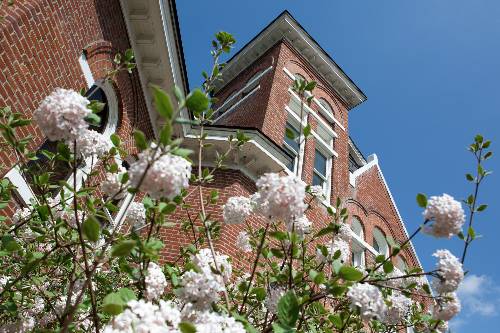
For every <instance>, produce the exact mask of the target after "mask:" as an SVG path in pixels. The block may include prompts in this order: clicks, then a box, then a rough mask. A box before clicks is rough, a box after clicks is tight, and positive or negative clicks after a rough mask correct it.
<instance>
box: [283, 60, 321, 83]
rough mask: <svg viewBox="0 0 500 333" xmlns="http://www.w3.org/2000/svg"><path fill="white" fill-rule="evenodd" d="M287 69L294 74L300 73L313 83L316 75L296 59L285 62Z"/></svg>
mask: <svg viewBox="0 0 500 333" xmlns="http://www.w3.org/2000/svg"><path fill="white" fill-rule="evenodd" d="M285 67H286V68H287V69H288V70H289V71H290V72H292V74H295V73H299V74H301V75H303V76H304V77H305V78H306V79H307V80H308V81H312V80H313V79H314V77H315V75H314V73H313V72H312V71H311V70H309V68H307V66H304V65H303V64H301V63H300V62H298V61H296V60H294V59H288V60H287V61H285Z"/></svg>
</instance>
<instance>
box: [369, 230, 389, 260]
mask: <svg viewBox="0 0 500 333" xmlns="http://www.w3.org/2000/svg"><path fill="white" fill-rule="evenodd" d="M372 246H373V248H374V249H375V250H376V251H377V252H378V253H380V254H383V255H385V256H388V255H389V244H387V240H386V239H385V235H384V233H383V232H382V230H380V229H379V228H374V229H373V240H372Z"/></svg>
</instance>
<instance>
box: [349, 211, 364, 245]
mask: <svg viewBox="0 0 500 333" xmlns="http://www.w3.org/2000/svg"><path fill="white" fill-rule="evenodd" d="M351 229H352V231H353V232H354V233H355V234H356V235H357V236H359V238H361V239H362V240H364V239H365V235H364V230H363V224H362V223H361V221H360V220H359V219H358V218H357V217H355V216H354V217H353V218H352V221H351Z"/></svg>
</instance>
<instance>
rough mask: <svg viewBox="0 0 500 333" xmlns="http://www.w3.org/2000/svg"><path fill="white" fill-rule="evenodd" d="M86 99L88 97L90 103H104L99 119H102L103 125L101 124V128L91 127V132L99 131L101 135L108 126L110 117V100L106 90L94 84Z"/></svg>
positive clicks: (86, 94)
mask: <svg viewBox="0 0 500 333" xmlns="http://www.w3.org/2000/svg"><path fill="white" fill-rule="evenodd" d="M85 97H87V98H88V99H89V100H90V101H99V102H101V103H104V109H102V111H101V112H99V113H98V115H99V117H101V123H100V124H99V126H94V125H91V126H89V128H90V129H91V130H94V131H97V132H99V133H104V130H105V129H106V125H107V124H108V117H109V105H108V98H107V97H106V93H105V92H104V89H102V88H101V87H100V86H98V85H96V84H95V83H94V84H93V85H92V87H90V89H89V90H87V92H86V93H85Z"/></svg>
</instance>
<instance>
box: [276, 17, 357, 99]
mask: <svg viewBox="0 0 500 333" xmlns="http://www.w3.org/2000/svg"><path fill="white" fill-rule="evenodd" d="M285 21H287V22H288V23H289V25H290V27H291V28H292V29H294V30H295V31H296V33H297V34H298V35H299V36H300V37H301V38H302V40H303V41H304V42H305V43H306V44H308V45H309V47H310V48H312V49H313V50H314V51H315V53H316V55H317V56H318V57H319V58H320V59H321V60H323V62H324V63H326V64H327V66H329V67H330V68H331V69H332V72H333V73H334V74H335V75H336V76H337V77H338V78H339V79H340V80H342V82H343V83H344V84H345V85H346V86H347V87H348V88H349V90H351V91H352V93H353V94H354V95H355V96H356V97H357V98H358V100H359V101H360V102H363V101H364V99H363V98H361V97H360V96H359V93H358V92H357V91H355V90H354V89H353V88H352V87H351V84H350V83H349V82H347V81H346V80H345V79H344V77H342V76H341V75H339V73H338V72H337V69H336V68H335V67H334V66H332V64H331V63H330V62H331V60H330V59H327V58H325V57H323V55H322V54H321V53H322V52H321V50H319V49H318V48H317V47H316V46H315V45H313V44H312V43H310V42H309V38H308V37H307V36H305V35H304V34H303V33H302V31H300V30H299V29H298V28H297V27H296V26H295V25H294V24H293V22H290V20H289V18H288V17H285Z"/></svg>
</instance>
